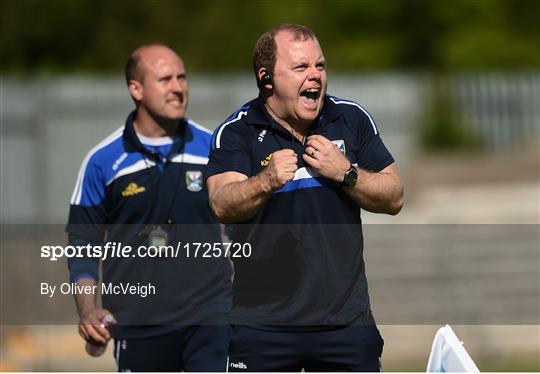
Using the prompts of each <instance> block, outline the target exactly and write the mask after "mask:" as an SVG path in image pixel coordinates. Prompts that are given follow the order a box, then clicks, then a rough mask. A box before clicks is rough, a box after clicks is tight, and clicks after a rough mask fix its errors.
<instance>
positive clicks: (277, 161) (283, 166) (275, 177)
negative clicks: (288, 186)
mask: <svg viewBox="0 0 540 374" xmlns="http://www.w3.org/2000/svg"><path fill="white" fill-rule="evenodd" d="M297 169H298V155H297V154H296V153H294V151H293V150H292V149H282V150H279V151H276V152H274V153H272V157H271V158H270V162H269V163H268V166H267V167H266V169H264V171H263V172H262V173H261V174H262V176H263V178H264V180H265V181H266V182H267V184H268V188H269V190H270V191H275V190H278V189H280V188H281V187H283V186H284V185H285V183H287V182H289V181H291V180H293V179H294V173H295V172H296V170H297Z"/></svg>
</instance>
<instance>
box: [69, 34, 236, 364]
mask: <svg viewBox="0 0 540 374" xmlns="http://www.w3.org/2000/svg"><path fill="white" fill-rule="evenodd" d="M125 74H126V81H127V85H128V89H129V93H130V95H131V97H132V99H133V101H134V102H135V110H134V111H133V112H132V113H131V114H129V116H128V117H127V120H126V122H125V125H124V126H123V127H121V128H119V129H118V130H116V131H115V132H114V133H113V134H112V135H110V136H109V137H107V138H106V139H105V140H103V141H102V142H101V143H99V144H98V145H97V146H96V147H94V148H93V149H92V150H91V151H90V152H89V154H88V155H87V157H86V158H85V160H84V162H83V164H82V167H81V169H80V172H79V176H78V179H77V183H76V185H75V190H74V192H73V196H72V199H71V208H70V214H69V223H68V226H67V232H68V234H69V242H70V244H72V245H82V246H84V245H87V244H88V243H90V244H92V245H99V244H103V243H104V240H105V236H106V238H107V242H113V243H119V244H121V245H122V246H125V245H130V246H132V247H133V248H138V247H139V246H144V247H145V248H148V247H150V246H154V247H159V246H166V245H172V246H173V247H175V248H176V246H177V244H178V242H180V241H181V242H182V243H189V242H192V241H193V242H210V243H213V242H220V241H221V240H220V230H219V224H218V222H217V221H216V220H215V218H214V217H213V215H212V213H211V211H210V208H209V202H208V194H207V190H206V186H205V184H204V176H205V173H206V164H207V161H208V153H209V145H210V139H211V132H210V131H209V130H207V129H206V128H204V127H202V126H200V125H198V124H197V123H195V122H194V121H192V120H190V119H188V118H186V117H185V112H186V107H187V104H188V97H189V85H188V80H187V75H186V70H185V68H184V64H183V62H182V60H181V58H180V57H179V56H178V55H177V54H176V53H175V52H174V51H173V50H171V49H170V48H168V47H167V46H165V45H161V44H151V45H145V46H142V47H140V48H138V49H137V50H135V51H134V52H133V53H132V55H131V56H130V58H129V60H128V62H127V65H126V70H125ZM182 249H184V247H182ZM148 254H149V252H148V253H142V254H141V255H139V253H136V252H133V255H131V254H130V256H129V257H128V258H112V257H111V258H107V259H105V260H103V261H102V269H103V284H104V285H113V286H118V285H121V284H123V285H126V284H129V285H135V286H136V285H139V284H140V285H151V286H153V287H154V292H153V293H152V292H151V293H150V294H149V295H143V294H141V293H139V294H135V295H110V294H104V295H103V296H102V300H103V308H100V307H98V306H97V303H96V295H95V294H92V295H76V296H75V299H76V304H77V311H78V313H79V316H80V323H79V333H80V335H81V336H82V337H83V338H84V339H85V340H86V341H87V342H89V343H90V344H92V345H94V346H96V345H97V346H99V345H105V344H106V343H107V341H108V340H109V339H111V337H112V338H114V341H115V347H114V355H115V359H116V364H117V366H118V370H119V371H182V370H183V371H224V370H225V368H226V360H227V350H228V344H229V326H228V325H227V323H228V312H229V309H230V298H231V289H230V287H231V269H230V264H229V262H228V260H227V259H226V258H225V257H220V258H211V259H208V258H204V259H202V258H193V256H191V257H190V258H187V257H188V256H187V255H186V253H185V252H184V251H180V253H176V255H173V254H172V253H168V254H162V255H164V256H166V257H156V258H148V257H143V256H145V255H148ZM98 267H99V259H95V258H88V257H87V258H72V259H70V261H69V270H70V279H71V281H72V282H76V283H77V284H78V285H90V286H93V285H96V284H97V282H98V279H99V271H98ZM149 289H151V288H150V287H149ZM109 314H112V316H114V322H116V324H115V326H113V327H112V328H110V329H109V328H107V326H106V324H105V323H103V319H104V318H105V317H106V316H107V315H109Z"/></svg>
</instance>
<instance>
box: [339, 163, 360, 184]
mask: <svg viewBox="0 0 540 374" xmlns="http://www.w3.org/2000/svg"><path fill="white" fill-rule="evenodd" d="M357 180H358V170H356V168H355V167H354V166H353V165H352V164H351V167H350V168H349V170H347V171H346V172H345V175H344V177H343V182H341V185H342V186H347V187H353V186H354V185H356V181H357Z"/></svg>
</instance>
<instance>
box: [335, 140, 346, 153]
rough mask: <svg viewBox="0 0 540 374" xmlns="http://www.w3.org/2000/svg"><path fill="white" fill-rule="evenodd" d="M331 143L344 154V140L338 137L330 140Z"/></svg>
mask: <svg viewBox="0 0 540 374" xmlns="http://www.w3.org/2000/svg"><path fill="white" fill-rule="evenodd" d="M332 143H334V144H335V145H336V147H338V149H339V151H340V152H341V153H343V154H345V152H346V149H345V140H343V139H340V140H332Z"/></svg>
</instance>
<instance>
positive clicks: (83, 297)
mask: <svg viewBox="0 0 540 374" xmlns="http://www.w3.org/2000/svg"><path fill="white" fill-rule="evenodd" d="M96 284H97V283H96V281H95V280H93V279H90V278H84V279H81V280H79V281H77V286H90V287H94V286H96ZM75 303H76V304H77V313H78V314H79V317H82V316H83V315H84V314H85V313H87V312H89V311H91V310H92V309H95V308H96V295H95V293H94V292H91V293H88V294H86V293H84V292H83V293H80V294H79V293H76V294H75Z"/></svg>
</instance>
